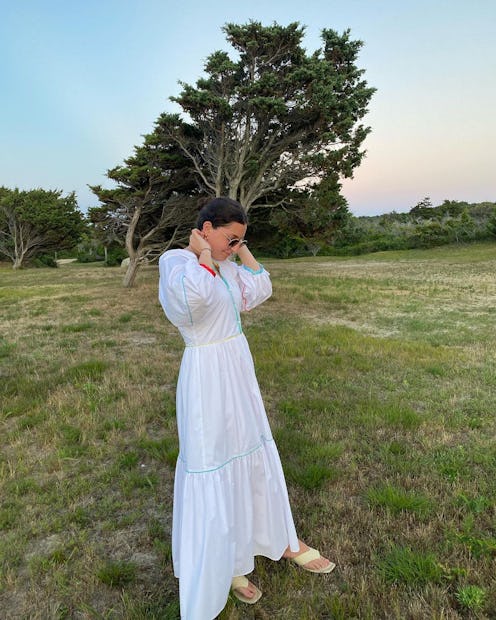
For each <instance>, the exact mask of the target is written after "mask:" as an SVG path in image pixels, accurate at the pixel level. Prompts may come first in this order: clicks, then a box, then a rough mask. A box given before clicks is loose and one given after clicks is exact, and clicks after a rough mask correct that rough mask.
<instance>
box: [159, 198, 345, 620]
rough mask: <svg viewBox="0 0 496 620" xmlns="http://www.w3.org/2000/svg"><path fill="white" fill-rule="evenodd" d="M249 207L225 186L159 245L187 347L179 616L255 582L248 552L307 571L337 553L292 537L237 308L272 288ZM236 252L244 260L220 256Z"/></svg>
mask: <svg viewBox="0 0 496 620" xmlns="http://www.w3.org/2000/svg"><path fill="white" fill-rule="evenodd" d="M246 228H247V217H246V213H245V211H244V210H243V208H242V207H241V205H240V204H239V203H237V202H236V201H234V200H231V199H229V198H216V199H214V200H212V201H211V202H209V203H208V204H207V205H206V206H205V207H203V209H202V210H201V211H200V214H199V217H198V222H197V228H196V229H194V230H193V231H192V232H191V236H190V239H189V245H188V247H187V248H186V249H184V250H170V251H167V252H165V253H164V254H163V255H162V256H161V257H160V262H159V266H160V284H159V299H160V302H161V304H162V306H163V309H164V311H165V314H166V316H167V318H168V319H169V320H170V321H171V322H172V323H173V324H174V325H175V326H176V327H178V329H179V331H180V333H181V335H182V337H183V339H184V342H185V345H186V348H185V351H184V356H183V359H182V363H181V368H180V372H179V379H178V384H177V393H176V404H177V424H178V433H179V445H180V452H179V457H178V461H177V466H176V478H175V485H174V509H173V527H172V554H173V562H174V573H175V575H176V577H178V578H179V596H180V606H181V618H184V619H186V620H211V619H213V618H215V617H216V616H217V615H218V614H219V613H220V611H221V610H222V609H223V608H224V606H225V604H226V601H227V598H228V595H229V589H230V588H232V591H233V594H234V595H235V596H236V597H237V598H238V599H240V600H242V601H244V602H246V603H255V602H256V601H257V600H258V599H259V598H260V596H261V592H260V590H258V588H257V587H256V586H255V585H254V584H252V583H251V582H249V581H248V580H247V579H246V578H245V577H244V575H246V574H248V573H250V572H251V571H253V568H254V556H256V555H264V556H266V557H268V558H271V559H274V560H278V559H280V558H281V557H287V558H291V559H293V560H294V561H295V562H296V563H297V564H299V565H300V566H302V567H303V568H305V569H306V570H310V571H312V572H318V573H326V572H330V571H331V570H332V569H333V568H334V564H333V563H332V562H330V561H329V560H327V559H325V558H322V557H321V556H320V554H319V553H318V552H317V551H315V550H311V549H310V548H309V547H308V546H307V545H305V543H303V542H302V541H300V540H298V538H297V535H296V531H295V527H294V523H293V518H292V515H291V508H290V505H289V500H288V495H287V490H286V484H285V481H284V475H283V472H282V468H281V463H280V460H279V455H278V452H277V448H276V446H275V443H274V440H273V439H272V435H271V432H270V428H269V424H268V421H267V416H266V413H265V410H264V406H263V402H262V398H261V395H260V391H259V388H258V383H257V380H256V377H255V371H254V366H253V360H252V357H251V353H250V350H249V348H248V343H247V341H246V338H245V336H244V335H243V331H242V328H241V321H240V312H241V311H244V310H250V309H251V308H254V307H255V306H257V305H258V304H260V303H262V302H263V301H265V300H266V299H267V298H268V297H269V296H270V295H271V292H272V286H271V283H270V279H269V274H268V272H267V271H265V269H264V268H263V266H262V265H260V264H259V263H258V262H257V261H256V260H255V258H254V257H253V255H252V253H251V252H250V250H249V249H248V246H247V244H246V241H245V239H244V236H245V234H246ZM232 254H237V255H238V257H239V259H240V261H241V265H237V264H236V263H235V262H234V261H232V260H229V258H230V257H231V255H232Z"/></svg>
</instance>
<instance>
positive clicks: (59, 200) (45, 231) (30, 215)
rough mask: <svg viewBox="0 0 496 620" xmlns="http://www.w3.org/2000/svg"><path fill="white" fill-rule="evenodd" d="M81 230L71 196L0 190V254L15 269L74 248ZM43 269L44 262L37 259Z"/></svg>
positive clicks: (81, 217) (55, 192)
mask: <svg viewBox="0 0 496 620" xmlns="http://www.w3.org/2000/svg"><path fill="white" fill-rule="evenodd" d="M84 230H85V221H84V218H83V215H82V213H81V212H80V211H79V210H78V206H77V202H76V196H75V194H74V192H72V193H70V194H69V195H67V196H65V197H64V196H62V192H60V191H55V190H44V189H33V190H29V191H20V190H19V189H17V188H16V189H13V190H12V189H8V188H6V187H1V188H0V254H3V255H4V256H6V257H8V258H9V259H10V260H11V261H12V263H13V266H14V268H15V269H17V268H19V267H22V266H24V265H25V264H26V262H27V261H30V260H34V259H40V257H42V256H43V255H46V254H47V253H49V252H56V251H61V250H66V249H71V248H73V247H75V246H76V244H77V242H78V241H79V239H80V238H81V235H82V234H83V232H84ZM41 262H42V263H44V264H45V265H46V264H48V263H47V260H46V259H45V260H43V259H41Z"/></svg>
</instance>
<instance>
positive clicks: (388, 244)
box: [332, 198, 496, 254]
mask: <svg viewBox="0 0 496 620" xmlns="http://www.w3.org/2000/svg"><path fill="white" fill-rule="evenodd" d="M494 238H496V203H494V202H481V203H477V204H470V203H467V202H463V201H456V200H445V201H444V202H443V203H442V204H441V205H439V206H436V207H435V206H432V204H431V202H430V200H429V198H425V199H424V200H422V201H421V202H420V203H419V204H417V205H416V206H415V207H413V209H411V210H410V212H409V213H396V212H394V211H393V212H392V213H386V214H384V215H376V216H367V217H353V216H351V217H350V218H348V220H347V222H346V223H345V224H344V226H343V227H341V228H340V229H339V230H338V231H337V232H336V236H335V239H334V241H333V244H332V248H333V253H337V254H364V253H368V252H378V251H383V250H405V249H411V248H429V247H433V246H437V245H445V244H449V243H468V242H471V241H482V240H486V239H494Z"/></svg>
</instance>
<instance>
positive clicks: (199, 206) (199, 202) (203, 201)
mask: <svg viewBox="0 0 496 620" xmlns="http://www.w3.org/2000/svg"><path fill="white" fill-rule="evenodd" d="M214 198H215V196H200V197H199V198H198V200H197V201H196V208H197V209H198V211H201V210H202V209H203V207H204V206H205V205H208V203H209V202H210V201H211V200H213V199H214Z"/></svg>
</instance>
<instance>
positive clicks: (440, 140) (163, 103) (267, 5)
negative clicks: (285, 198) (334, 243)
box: [0, 0, 496, 215]
mask: <svg viewBox="0 0 496 620" xmlns="http://www.w3.org/2000/svg"><path fill="white" fill-rule="evenodd" d="M250 19H253V20H256V21H261V22H262V23H264V24H267V25H269V24H271V23H272V22H274V21H276V22H278V23H280V24H284V25H286V24H288V23H290V22H293V21H298V22H300V23H301V24H302V25H304V26H306V36H305V40H304V45H305V47H306V49H307V50H308V52H313V51H314V50H315V49H317V48H318V47H319V46H320V38H319V35H320V31H321V30H322V28H333V29H334V30H337V31H339V32H342V31H343V30H345V29H348V28H349V29H351V37H352V38H353V39H361V40H362V41H363V42H364V46H363V48H362V51H361V54H360V57H359V62H358V64H359V66H360V67H361V68H363V69H365V79H366V80H367V82H368V84H369V85H370V86H374V87H375V88H377V92H376V94H375V95H374V97H373V99H372V102H371V105H370V111H369V113H368V114H367V116H366V117H365V119H364V121H363V122H364V123H365V124H367V125H370V126H371V127H372V133H371V134H370V135H369V137H368V138H367V140H366V142H365V145H364V147H365V149H366V150H367V157H366V159H365V160H364V162H363V163H362V165H361V167H360V168H359V169H358V170H357V171H356V173H355V176H354V179H352V180H347V181H345V182H344V185H343V193H344V195H345V196H346V198H347V199H348V203H349V207H350V210H351V212H352V213H353V214H355V215H372V214H379V213H386V212H390V211H393V210H396V211H399V212H401V211H408V210H409V209H410V208H411V207H413V206H414V205H415V204H416V203H417V202H419V201H420V200H421V199H422V198H424V197H425V196H429V197H430V198H431V200H432V202H433V203H434V204H435V205H436V204H440V203H441V202H442V201H443V200H444V199H451V200H466V201H468V202H481V201H485V200H490V201H496V166H495V156H494V150H495V148H494V145H495V143H496V112H495V110H496V2H494V0H472V1H470V2H469V1H468V0H415V1H414V0H402V1H398V0H339V1H338V0H306V1H301V0H300V1H299V2H296V1H295V0H270V1H268V0H250V1H248V2H236V1H234V0H231V1H230V2H227V1H226V0H209V1H208V2H205V1H202V2H199V1H192V0H184V1H182V2H172V1H170V0H141V1H138V0H85V1H83V0H74V1H72V2H67V0H65V1H62V0H21V1H20V2H10V3H7V2H2V11H1V18H0V58H1V60H0V144H1V148H0V185H4V186H6V187H9V188H14V187H19V188H20V189H31V188H34V187H43V188H44V189H60V190H62V191H63V192H64V193H66V192H71V191H73V190H74V191H76V194H77V197H78V202H79V205H80V208H81V209H82V210H83V211H85V210H86V209H87V208H88V207H89V206H92V205H96V204H97V199H96V197H95V196H94V195H93V194H92V193H91V191H90V190H89V189H88V187H87V185H88V184H104V185H105V184H106V177H105V172H106V171H107V170H108V169H109V168H112V167H114V166H116V165H118V164H120V163H122V161H123V159H124V158H126V157H128V156H129V155H131V153H132V151H133V146H134V145H137V144H140V143H141V140H142V138H141V136H142V135H143V134H145V133H148V132H150V131H151V130H152V128H153V123H154V121H155V119H156V118H157V117H158V116H159V114H160V113H161V112H164V111H178V108H177V107H176V106H174V104H172V103H171V102H170V101H169V100H168V98H169V97H170V96H171V95H176V94H178V93H179V91H180V86H179V84H178V81H179V80H181V81H184V82H188V83H194V82H195V81H196V80H197V79H198V77H200V76H201V74H202V68H203V63H204V61H205V59H206V57H207V56H208V55H209V54H210V53H211V52H213V51H214V50H217V49H226V50H230V48H229V46H228V44H227V43H226V41H225V38H224V34H223V32H222V31H221V27H222V25H223V24H225V23H227V22H234V23H246V22H248V21H249V20H250ZM107 184H108V183H107Z"/></svg>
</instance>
